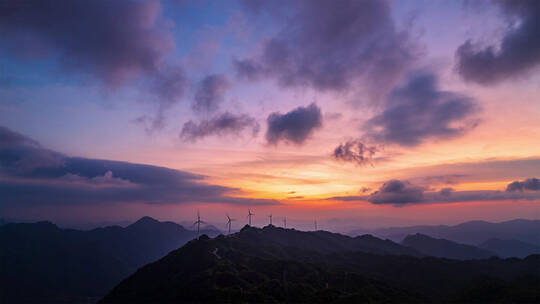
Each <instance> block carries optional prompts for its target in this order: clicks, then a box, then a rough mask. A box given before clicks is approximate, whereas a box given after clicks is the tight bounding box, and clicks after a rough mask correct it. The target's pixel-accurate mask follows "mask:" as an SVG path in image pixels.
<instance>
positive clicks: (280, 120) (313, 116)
mask: <svg viewBox="0 0 540 304" xmlns="http://www.w3.org/2000/svg"><path fill="white" fill-rule="evenodd" d="M267 123H268V130H267V131H266V140H267V141H268V143H270V144H274V145H275V144H278V143H279V142H280V141H285V142H291V143H294V144H298V145H299V144H302V143H304V142H305V141H306V139H308V138H309V136H310V135H311V134H313V132H314V131H315V129H317V128H320V127H321V126H322V114H321V109H320V108H319V107H318V106H317V105H316V104H314V103H312V104H310V105H309V106H307V107H298V108H296V109H294V110H292V111H290V112H288V113H285V114H281V113H277V112H275V113H272V114H270V115H269V116H268V118H267Z"/></svg>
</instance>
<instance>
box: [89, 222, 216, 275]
mask: <svg viewBox="0 0 540 304" xmlns="http://www.w3.org/2000/svg"><path fill="white" fill-rule="evenodd" d="M201 233H206V234H208V235H210V236H216V235H218V234H219V231H216V230H202V231H201ZM83 237H85V238H87V240H88V241H90V242H92V243H94V244H95V245H96V246H97V247H99V248H100V249H101V250H103V252H106V253H108V254H110V255H112V256H115V257H117V258H118V259H120V260H122V261H124V262H125V263H126V264H127V266H128V267H129V268H130V269H131V270H133V271H134V270H135V269H137V268H139V267H141V266H143V265H145V264H147V263H149V262H152V261H155V260H157V259H159V258H161V257H163V256H164V255H166V254H167V253H168V252H169V251H171V250H174V249H177V248H178V247H181V246H182V245H184V244H185V243H186V242H188V241H189V240H192V239H193V238H195V237H197V232H196V231H192V230H187V229H185V228H184V227H182V226H181V225H178V224H176V223H173V222H160V221H157V220H155V219H153V218H151V217H143V218H141V219H139V220H138V221H136V222H135V223H133V224H131V225H129V226H127V227H126V228H122V227H119V226H111V227H105V228H97V229H93V230H90V231H88V232H85V233H84V234H83Z"/></svg>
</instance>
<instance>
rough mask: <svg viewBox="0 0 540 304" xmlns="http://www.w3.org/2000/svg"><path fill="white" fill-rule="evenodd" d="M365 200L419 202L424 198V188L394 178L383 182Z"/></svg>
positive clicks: (382, 202) (390, 202)
mask: <svg viewBox="0 0 540 304" xmlns="http://www.w3.org/2000/svg"><path fill="white" fill-rule="evenodd" d="M367 200H368V201H369V202H371V203H373V204H394V205H402V204H410V203H419V202H422V201H423V200H424V188H422V187H419V186H414V185H412V184H411V183H409V182H403V181H400V180H396V179H394V180H390V181H388V182H386V183H384V184H383V185H382V186H381V188H379V190H377V191H375V192H374V193H372V194H370V195H369V196H368V197H367Z"/></svg>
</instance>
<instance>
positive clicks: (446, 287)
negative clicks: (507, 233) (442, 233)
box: [100, 226, 540, 303]
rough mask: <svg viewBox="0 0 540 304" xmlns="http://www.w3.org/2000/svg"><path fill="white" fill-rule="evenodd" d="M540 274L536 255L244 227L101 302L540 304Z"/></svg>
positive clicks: (201, 243) (177, 255)
mask: <svg viewBox="0 0 540 304" xmlns="http://www.w3.org/2000/svg"><path fill="white" fill-rule="evenodd" d="M405 253H407V254H411V255H416V256H411V255H404V254H405ZM539 265H540V256H538V255H531V256H529V257H527V258H526V259H523V260H520V259H508V260H503V259H499V258H490V259H484V260H468V261H457V260H451V259H439V258H434V257H423V258H422V257H419V253H418V252H417V251H416V250H414V249H411V248H408V247H405V246H402V245H399V244H396V243H393V242H391V241H383V240H380V239H377V238H375V237H373V236H361V237H356V238H350V237H346V236H343V235H340V234H335V233H329V232H324V231H316V232H300V231H296V230H294V229H283V228H277V227H274V226H266V227H264V228H262V229H260V228H254V227H249V226H246V227H244V228H243V229H242V230H241V231H240V232H239V233H235V234H233V235H230V236H223V235H220V236H218V237H217V238H214V239H210V238H208V237H206V236H203V237H201V238H200V239H198V240H193V241H190V242H189V243H187V244H186V245H185V246H184V247H182V248H180V249H178V250H175V251H173V252H171V253H169V254H168V255H167V256H166V257H164V258H162V259H160V260H158V261H157V262H154V263H151V264H148V265H146V266H144V267H142V268H140V269H139V270H138V271H137V272H135V273H134V274H133V275H131V276H130V277H128V278H127V279H125V280H123V281H122V282H121V283H120V284H119V285H118V286H116V287H115V288H114V289H113V290H112V291H111V292H110V293H109V294H108V295H107V296H105V297H104V298H103V299H102V300H101V301H100V303H214V302H235V303H262V302H273V303H287V302H291V303H351V302H354V303H411V302H420V303H429V302H456V303H463V302H468V303H475V302H485V303H498V302H503V303H506V302H515V303H518V302H523V303H531V302H538V300H539V299H540V291H539V290H538V288H537V286H538V284H539V283H540V281H539V277H538V266H539Z"/></svg>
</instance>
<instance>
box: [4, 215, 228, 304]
mask: <svg viewBox="0 0 540 304" xmlns="http://www.w3.org/2000/svg"><path fill="white" fill-rule="evenodd" d="M205 232H206V233H209V234H211V235H217V234H218V232H217V231H205ZM196 234H197V232H195V231H191V230H186V229H184V228H183V227H182V226H180V225H178V224H175V223H172V222H159V221H157V220H154V219H152V218H150V217H143V218H141V219H140V220H138V221H137V222H135V223H133V224H131V225H129V226H127V227H126V228H122V227H120V226H111V227H105V228H97V229H93V230H90V231H80V230H72V229H60V228H58V227H57V226H56V225H54V224H52V223H50V222H39V223H31V224H28V223H26V224H13V223H12V224H6V225H4V226H1V227H0V244H1V246H0V258H1V259H0V303H12V302H15V303H17V302H36V303H48V302H49V303H58V302H78V301H82V302H86V300H87V298H88V297H90V298H95V297H98V298H99V297H101V296H103V295H104V294H105V293H106V292H107V291H108V290H109V289H110V288H112V287H113V286H114V285H116V284H117V283H118V282H119V281H120V280H121V279H122V278H125V277H126V276H127V275H129V274H130V273H132V272H134V271H135V270H136V269H137V268H139V267H141V266H143V265H145V264H147V263H149V262H152V261H155V260H157V259H159V258H161V257H163V256H165V255H166V254H167V253H168V252H170V251H171V250H173V249H176V248H178V247H181V246H182V245H184V244H185V243H186V242H188V241H189V240H191V239H193V238H195V237H196Z"/></svg>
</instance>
